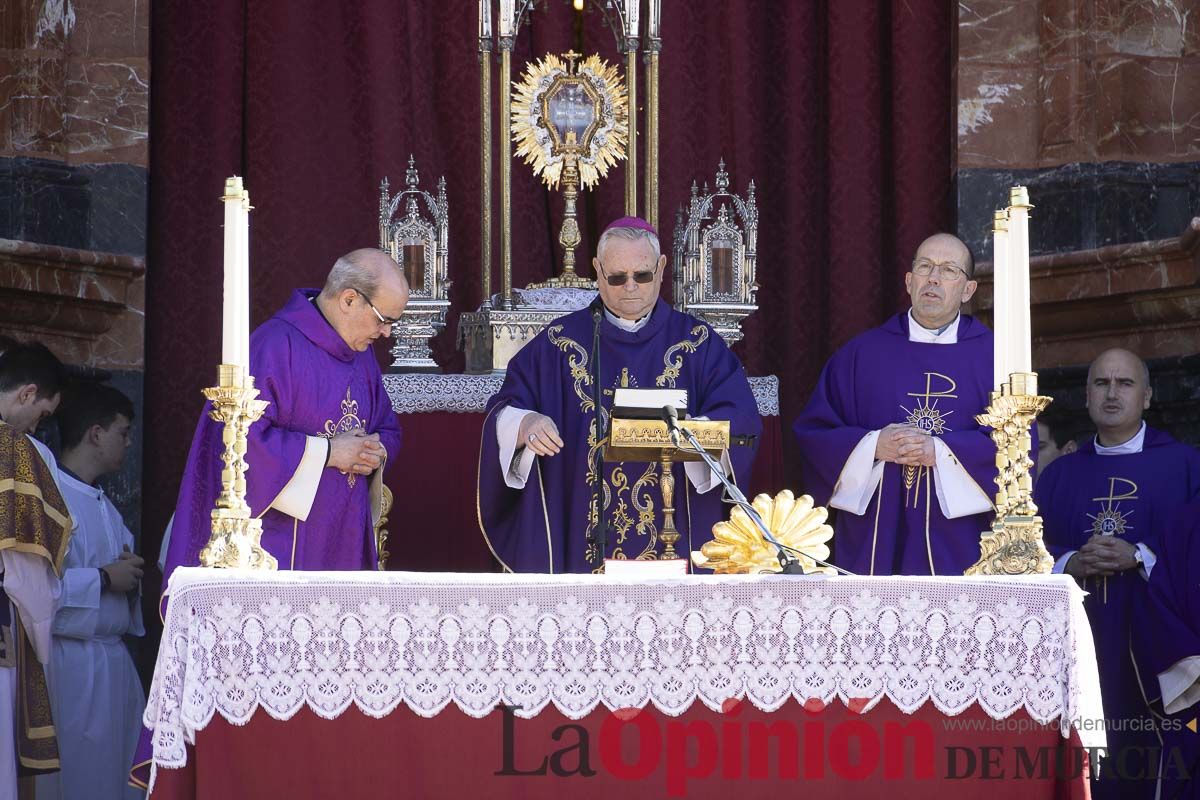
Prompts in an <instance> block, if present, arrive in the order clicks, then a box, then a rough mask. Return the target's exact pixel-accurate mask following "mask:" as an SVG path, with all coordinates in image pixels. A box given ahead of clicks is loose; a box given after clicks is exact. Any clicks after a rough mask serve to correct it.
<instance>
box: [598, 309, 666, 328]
mask: <svg viewBox="0 0 1200 800" xmlns="http://www.w3.org/2000/svg"><path fill="white" fill-rule="evenodd" d="M653 313H654V306H651V307H650V312H649V313H648V314H646V316H644V317H642V318H641V319H621V318H620V317H618V316H617V315H616V314H614V313H612V312H611V311H609V310H608V306H605V307H604V316H605V317H606V318H607V319H608V321H609V322H611V323H612V324H613V325H616V326H617V327H618V328H620V329H621V330H623V331H629V332H630V333H633V332H635V331H640V330H641V329H642V328H644V327H645V326H646V323H647V322H649V321H650V314H653Z"/></svg>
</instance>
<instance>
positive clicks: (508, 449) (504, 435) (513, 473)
mask: <svg viewBox="0 0 1200 800" xmlns="http://www.w3.org/2000/svg"><path fill="white" fill-rule="evenodd" d="M532 413H533V412H532V411H527V410H526V409H523V408H514V407H512V406H505V407H504V408H502V409H500V412H499V413H498V414H496V444H497V445H498V446H499V447H500V472H501V473H502V474H503V475H504V483H505V484H506V485H507V486H508V488H510V489H524V488H525V482H526V481H528V480H529V471H530V470H531V469H533V459H534V456H535V453H534V452H533V451H532V450H530V449H529V448H528V447H525V443H524V442H518V441H517V434H518V433H519V432H520V430H521V420H523V419H525V416H526V415H527V414H532ZM518 449H519V450H520V451H521V455H520V458H519V459H517V461H516V463H514V462H513V454H514V453H516V452H517V450H518Z"/></svg>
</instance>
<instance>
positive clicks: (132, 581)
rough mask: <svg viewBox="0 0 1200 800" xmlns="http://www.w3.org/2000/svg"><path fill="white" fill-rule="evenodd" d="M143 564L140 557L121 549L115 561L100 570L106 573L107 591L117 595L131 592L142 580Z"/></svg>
mask: <svg viewBox="0 0 1200 800" xmlns="http://www.w3.org/2000/svg"><path fill="white" fill-rule="evenodd" d="M145 563H146V562H145V560H144V559H143V558H142V557H141V556H139V555H137V554H136V553H132V552H130V550H129V548H128V547H123V548H122V549H121V555H120V556H119V557H118V558H117V560H116V561H114V562H112V563H111V564H106V565H104V566H103V567H101V568H100V569H102V570H104V571H105V572H106V573H108V580H109V583H108V590H109V591H111V592H116V593H118V594H126V593H128V592H132V591H133V590H134V589H136V588H137V584H138V581H140V580H141V579H142V566H143V565H144V564H145Z"/></svg>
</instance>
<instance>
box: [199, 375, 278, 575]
mask: <svg viewBox="0 0 1200 800" xmlns="http://www.w3.org/2000/svg"><path fill="white" fill-rule="evenodd" d="M204 396H205V397H207V398H208V400H209V401H210V402H211V403H212V406H213V407H212V409H211V410H210V411H209V416H211V417H212V419H213V420H214V421H216V422H220V423H223V424H224V428H223V429H222V432H221V441H222V443H223V444H224V446H225V449H224V451H223V452H222V453H221V463H222V464H223V466H222V468H221V494H220V495H218V497H217V503H216V506H215V507H214V508H213V510H212V535H211V536H210V537H209V540H208V544H207V545H205V547H204V549H203V550H201V551H200V564H201V565H202V566H205V567H234V568H237V567H241V568H250V569H272V570H273V569H278V568H279V564H278V562H277V561H276V560H275V557H274V556H273V555H271V554H270V553H268V552H267V551H266V550H264V549H263V548H262V544H261V541H262V520H260V519H251V518H250V506H249V505H248V504H247V503H246V469H247V467H248V465H247V464H246V432H247V431H248V430H249V428H250V425H251V423H253V422H254V421H255V420H257V419H258V418H259V417H261V416H262V414H263V411H265V410H266V408H267V402H266V401H265V400H256V399H255V398H256V397H258V390H257V389H255V388H254V378H253V377H252V376H250V375H247V374H245V371H244V370H243V368H242V367H241V366H239V365H235V364H221V365H220V366H219V367H218V368H217V385H216V386H212V387H209V388H208V389H205V390H204Z"/></svg>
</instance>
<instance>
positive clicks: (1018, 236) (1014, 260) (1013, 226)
mask: <svg viewBox="0 0 1200 800" xmlns="http://www.w3.org/2000/svg"><path fill="white" fill-rule="evenodd" d="M1010 198H1011V199H1010V200H1009V209H1008V261H1009V264H1011V265H1012V282H1011V283H1010V286H1011V291H1010V294H1009V296H1010V297H1011V306H1010V308H1011V309H1012V311H1011V313H1010V319H1012V334H1011V335H1012V339H1013V348H1012V363H1011V365H1010V367H1011V369H1012V371H1013V372H1032V371H1033V348H1032V336H1031V334H1030V330H1029V323H1030V317H1029V209H1030V208H1031V206H1030V205H1029V193H1028V192H1027V191H1026V189H1025V187H1024V186H1014V187H1013V188H1012V191H1011V193H1010Z"/></svg>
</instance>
